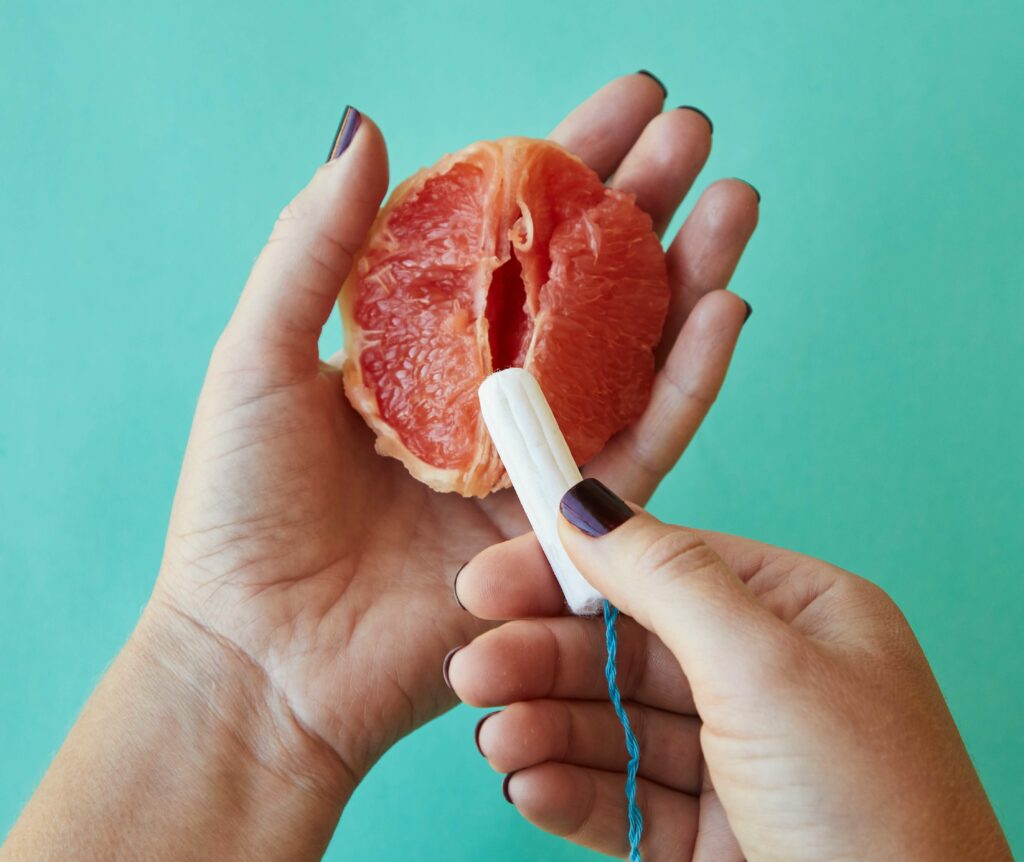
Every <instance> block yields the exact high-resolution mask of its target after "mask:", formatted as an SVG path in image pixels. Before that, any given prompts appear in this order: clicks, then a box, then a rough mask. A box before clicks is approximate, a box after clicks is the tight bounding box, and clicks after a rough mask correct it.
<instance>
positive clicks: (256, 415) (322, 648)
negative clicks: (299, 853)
mask: <svg viewBox="0 0 1024 862" xmlns="http://www.w3.org/2000/svg"><path fill="white" fill-rule="evenodd" d="M663 98H664V95H663V92H662V90H661V88H660V86H659V85H658V84H657V83H656V82H655V81H653V80H652V79H651V78H649V77H647V76H645V75H629V76H626V77H623V78H619V79H617V80H615V81H613V82H611V83H610V84H608V85H607V86H605V87H604V88H603V89H601V90H600V91H599V92H598V93H596V94H595V95H594V96H592V97H591V98H590V99H588V100H587V101H586V102H584V103H583V104H582V105H581V106H580V107H578V108H577V109H576V110H575V111H574V112H573V113H572V114H570V115H569V117H568V118H567V119H566V120H565V121H564V122H563V123H562V124H561V125H559V126H558V128H557V129H556V130H555V131H554V132H553V134H552V138H553V139H555V140H557V141H558V142H560V143H562V144H563V145H565V146H566V147H567V148H569V149H570V150H572V151H574V152H576V153H577V154H578V155H579V156H580V157H581V158H583V159H584V161H586V162H587V163H588V164H590V165H591V166H592V167H593V168H594V169H595V170H596V171H597V172H598V173H599V174H601V175H602V176H603V177H609V176H612V175H613V174H614V178H613V179H612V180H611V182H612V184H614V185H615V186H616V187H618V188H624V189H627V190H629V191H633V192H635V193H636V194H637V198H638V203H639V205H640V206H641V207H643V208H644V209H645V210H647V211H648V212H649V213H650V214H651V216H652V218H653V219H654V222H655V225H656V227H657V228H658V229H659V230H664V228H665V226H666V225H667V223H668V221H669V220H670V218H671V216H672V214H673V213H674V211H675V209H676V207H677V206H678V204H679V203H680V201H681V200H682V198H683V197H684V195H685V194H686V191H687V189H688V188H689V187H690V185H691V184H692V182H693V181H694V179H695V177H696V175H697V173H698V172H699V170H700V168H701V167H702V165H703V163H704V161H705V160H706V158H707V155H708V152H709V150H710V143H711V130H710V127H709V125H708V124H707V122H706V121H705V120H704V118H703V117H702V116H701V115H700V114H698V113H696V112H694V111H689V110H675V111H669V112H663V111H662V107H663V104H662V103H663ZM386 187H387V159H386V152H385V147H384V143H383V139H382V137H381V135H380V132H379V131H378V129H377V128H376V126H375V125H374V124H373V123H372V122H370V121H369V120H364V121H363V123H362V125H361V126H360V128H359V131H358V133H357V134H356V136H355V138H354V140H353V142H352V145H351V147H350V148H349V149H348V150H347V151H346V152H345V153H344V154H343V155H342V156H340V157H339V158H338V159H336V160H335V161H333V162H330V163H328V164H327V165H325V166H324V167H323V168H321V169H320V171H319V172H318V173H317V175H316V177H315V178H314V180H313V181H312V182H311V184H310V185H309V186H308V187H307V188H306V189H305V190H304V191H303V192H301V193H300V194H299V196H298V197H297V198H296V199H295V200H294V201H293V202H292V203H291V204H290V205H289V206H288V207H287V208H286V209H285V211H284V212H283V213H282V215H281V218H280V219H279V220H278V223H277V225H276V227H275V230H274V233H273V235H272V237H271V240H270V242H269V243H268V245H267V247H266V248H265V249H264V251H263V253H262V254H261V256H260V258H259V260H258V261H257V263H256V265H255V267H254V269H253V273H252V275H251V277H250V279H249V282H248V284H247V286H246V289H245V291H244V293H243V295H242V298H241V300H240V302H239V305H238V308H237V310H236V312H235V314H234V316H233V318H232V320H231V322H230V323H229V325H228V327H227V328H226V330H225V332H224V334H223V336H222V337H221V339H220V341H219V342H218V345H217V347H216V349H215V351H214V355H213V357H212V360H211V363H210V368H209V372H208V375H207V379H206V383H205V385H204V389H203V393H202V396H201V398H200V402H199V406H198V408H197V412H196V417H195V422H194V425H193V429H192V435H191V438H190V441H189V446H188V452H187V454H186V458H185V463H184V466H183V469H182V475H181V480H180V483H179V488H178V493H177V496H176V499H175V505H174V511H173V514H172V519H171V525H170V530H169V534H168V541H167V549H166V553H165V559H164V565H163V569H162V572H161V577H160V581H159V583H158V586H157V590H156V593H155V602H156V603H157V604H159V605H161V606H162V607H166V608H168V609H170V610H171V611H172V612H173V613H175V614H178V615H180V616H182V617H184V618H185V619H187V620H189V621H190V622H192V623H194V624H195V625H196V626H197V627H198V628H199V629H201V630H202V631H203V632H206V633H208V634H210V635H211V636H213V637H214V638H216V639H217V640H219V641H221V642H223V643H224V644H226V645H227V646H228V647H229V648H230V649H232V650H234V651H236V652H238V653H240V654H241V655H242V656H244V657H245V659H246V660H247V661H250V662H251V663H253V664H254V665H255V666H257V667H258V668H259V669H260V670H261V671H262V672H263V673H264V674H265V678H266V679H267V681H268V683H269V685H270V687H271V688H272V689H273V691H274V692H275V693H276V695H278V696H279V698H280V701H281V703H283V704H285V705H286V706H287V709H288V711H289V712H290V714H291V718H292V719H293V720H294V721H295V722H297V723H298V725H299V726H300V727H301V728H302V729H303V730H304V732H305V733H307V734H309V735H310V736H311V737H313V738H314V739H316V740H317V741H319V742H322V743H324V744H325V745H326V746H327V747H328V748H329V749H330V750H333V751H334V752H335V753H336V754H337V756H338V759H339V761H340V763H341V765H342V767H343V768H344V769H345V770H346V771H347V772H348V773H349V774H350V775H351V777H352V778H353V779H354V780H356V781H358V780H359V778H361V777H362V776H363V775H364V774H365V772H366V771H367V770H368V769H369V768H370V766H371V765H372V764H373V762H374V761H375V760H376V759H377V758H378V757H379V756H380V755H381V754H382V753H383V751H385V750H386V749H387V747H388V746H390V745H391V744H392V743H394V742H395V741H396V740H397V739H398V738H400V737H401V736H402V735H404V734H406V733H408V732H410V731H412V730H413V729H415V728H416V727H417V726H419V725H421V724H422V723H424V722H426V721H428V720H430V719H431V718H433V717H435V716H436V715H439V714H440V713H441V712H443V711H444V710H445V709H447V708H448V707H450V706H451V705H453V704H454V703H455V697H454V695H453V694H452V693H451V692H450V691H449V690H448V688H447V687H446V686H445V685H444V682H443V680H442V676H441V667H440V666H441V661H442V658H443V657H444V655H445V653H446V652H447V651H448V650H449V649H451V648H452V647H454V646H457V645H460V644H463V643H466V642H468V641H469V640H470V639H471V638H472V637H474V636H475V635H477V634H479V633H480V632H481V631H482V630H483V628H484V626H485V625H486V624H485V623H482V622H480V621H479V620H477V619H476V618H475V617H473V616H471V615H470V614H469V613H467V612H466V611H464V610H463V609H462V608H460V607H459V606H458V604H457V603H456V601H455V599H454V596H453V592H452V584H453V579H454V577H455V574H456V572H457V570H458V569H459V567H460V566H461V565H462V564H463V563H464V562H466V561H467V560H469V559H470V558H472V557H473V556H474V555H475V554H476V553H477V552H479V551H480V550H481V549H483V548H485V547H487V546H489V545H492V544H494V543H496V542H499V541H501V540H503V539H507V538H509V537H511V536H514V535H516V534H518V533H521V532H523V531H524V530H525V529H526V524H525V522H524V520H523V517H522V513H521V511H520V510H519V508H518V504H517V502H516V500H515V497H514V496H512V495H511V494H510V493H509V492H502V493H499V494H495V495H492V496H491V497H489V498H487V499H485V500H482V501H479V500H466V499H462V498H459V497H457V496H455V495H451V494H449V495H442V494H437V493H435V492H433V491H431V490H429V489H428V488H426V487H425V486H423V485H421V484H419V483H418V482H416V481H415V480H413V479H412V478H411V477H410V476H409V475H408V474H407V473H406V472H405V469H404V468H403V467H402V466H401V465H400V464H399V463H398V462H397V461H394V460H391V459H386V458H382V457H379V456H377V455H376V454H375V452H374V450H373V435H372V433H371V432H370V431H369V430H368V429H367V428H366V426H365V425H364V424H363V421H362V419H361V418H360V417H359V416H358V415H356V414H355V413H354V411H353V410H352V409H351V408H350V407H349V405H348V403H347V401H346V400H345V397H344V393H343V389H342V385H341V374H340V371H339V370H338V368H337V367H336V366H335V365H333V364H328V363H324V362H321V361H320V360H319V357H318V355H317V338H318V335H319V332H320V329H321V327H322V326H323V324H324V323H325V322H326V320H327V318H328V317H329V315H330V312H331V309H332V306H333V302H334V299H335V297H336V294H337V291H338V289H339V287H340V285H341V284H342V282H343V280H344V277H345V274H346V272H347V270H348V267H349V266H350V264H351V260H352V254H353V252H354V250H355V249H356V248H358V246H359V244H360V243H361V241H362V239H363V235H364V233H365V231H366V229H367V228H368V226H369V224H370V222H371V221H372V219H373V216H374V214H375V213H376V210H377V208H378V206H379V204H380V201H381V198H382V197H383V194H384V192H385V190H386ZM756 220H757V198H756V193H755V192H754V191H753V190H752V189H751V188H750V187H749V186H748V185H746V184H745V183H742V182H740V181H736V180H727V181H723V182H720V183H716V184H714V185H712V186H711V187H709V188H708V190H707V191H706V192H705V193H704V195H703V196H702V197H701V199H700V201H699V202H698V203H697V205H696V206H695V208H694V210H693V212H692V213H691V215H690V216H689V218H688V219H687V221H686V223H685V225H684V226H683V228H682V229H681V231H680V233H679V235H678V236H677V237H676V238H675V240H674V241H673V243H672V246H671V248H670V251H669V271H670V276H671V279H672V284H673V301H672V306H671V308H670V312H669V320H668V324H667V326H666V333H665V342H664V347H663V350H662V352H661V355H660V358H659V361H660V363H661V367H660V371H659V375H658V377H657V379H656V381H655V387H654V391H653V394H652V401H651V404H650V407H649V408H648V410H647V412H646V413H645V414H644V415H643V416H642V417H641V418H640V419H639V420H638V421H637V423H636V424H635V425H634V426H633V427H632V428H630V429H627V430H626V431H624V432H622V433H621V434H620V435H619V436H618V437H616V438H615V439H613V440H612V441H611V443H610V444H609V446H608V447H607V448H606V450H605V451H604V452H603V453H602V455H601V456H599V458H598V459H596V460H595V461H594V462H593V463H592V464H591V465H589V467H588V471H587V472H589V473H591V474H595V475H599V476H601V477H602V478H603V479H604V480H605V481H606V482H607V483H608V484H609V485H611V486H613V487H615V488H617V489H618V490H620V491H621V492H622V493H623V494H624V495H626V496H629V497H631V498H633V499H638V500H645V499H646V498H647V497H648V496H649V495H650V493H651V492H652V491H653V490H654V488H655V487H656V485H657V483H658V481H659V480H660V478H661V477H662V476H663V475H664V473H665V472H666V471H667V470H668V469H669V468H670V467H671V466H672V464H673V463H674V462H675V460H676V459H677V458H678V456H679V454H680V453H681V452H682V450H683V448H684V447H685V446H686V444H687V443H688V441H689V440H690V438H691V437H692V435H693V433H694V432H695V431H696V429H697V427H698V425H699V424H700V421H701V420H702V419H703V417H704V415H705V414H706V412H707V409H708V407H709V406H710V404H711V403H712V402H713V400H714V398H715V396H716V394H717V392H718V389H719V387H720V385H721V382H722V380H723V378H724V375H725V372H726V369H727V366H728V363H729V359H730V357H731V354H732V350H733V347H734V345H735V342H736V339H737V337H738V335H739V331H740V328H741V326H742V324H743V321H744V319H745V317H746V314H747V308H746V306H745V304H744V303H743V302H742V300H740V299H739V298H737V297H735V296H734V295H732V294H729V293H727V292H725V291H724V290H722V288H724V287H725V286H726V284H727V282H728V280H729V277H730V276H731V274H732V272H733V270H734V268H735V266H736V263H737V261H738V259H739V256H740V254H741V252H742V250H743V247H744V245H745V243H746V241H747V239H748V238H749V236H750V234H751V232H752V231H753V229H754V226H755V224H756Z"/></svg>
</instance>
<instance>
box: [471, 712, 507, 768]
mask: <svg viewBox="0 0 1024 862" xmlns="http://www.w3.org/2000/svg"><path fill="white" fill-rule="evenodd" d="M499 712H501V710H500V709H499V710H495V711H494V712H489V713H487V715H485V716H484V717H483V718H481V719H480V720H479V721H478V722H477V723H476V730H474V731H473V741H474V742H475V743H476V750H477V751H479V752H480V753H481V754H483V753H484V750H483V749H482V748H481V747H480V728H482V727H483V726H484V722H485V721H487V719H489V718H490V717H491V716H492V715H497V714H498V713H499ZM484 756H485V757H486V755H484Z"/></svg>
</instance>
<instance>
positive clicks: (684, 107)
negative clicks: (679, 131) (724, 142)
mask: <svg viewBox="0 0 1024 862" xmlns="http://www.w3.org/2000/svg"><path fill="white" fill-rule="evenodd" d="M677 110H680V111H693V112H694V113H695V114H700V115H701V116H702V117H703V118H704V119H705V120H706V121H707V124H708V128H709V129H711V134H714V133H715V124H714V123H712V122H711V117H709V116H708V115H707V114H705V113H704V112H703V111H702V110H701V109H700V108H697V107H694V106H693V105H680V106H679V108H678V109H677Z"/></svg>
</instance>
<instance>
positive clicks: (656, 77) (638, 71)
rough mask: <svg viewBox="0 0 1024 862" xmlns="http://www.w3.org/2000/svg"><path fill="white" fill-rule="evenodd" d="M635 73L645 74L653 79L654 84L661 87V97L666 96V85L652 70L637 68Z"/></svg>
mask: <svg viewBox="0 0 1024 862" xmlns="http://www.w3.org/2000/svg"><path fill="white" fill-rule="evenodd" d="M636 73H637V74H638V75H646V76H647V77H648V78H650V79H651V80H652V81H654V83H655V84H657V85H658V86H659V87H661V92H662V93H664V97H663V98H666V99H667V98H668V87H666V86H665V85H664V84H663V83H661V78H659V77H658V76H657V75H655V74H654V72H648V71H647V70H646V69H637V71H636Z"/></svg>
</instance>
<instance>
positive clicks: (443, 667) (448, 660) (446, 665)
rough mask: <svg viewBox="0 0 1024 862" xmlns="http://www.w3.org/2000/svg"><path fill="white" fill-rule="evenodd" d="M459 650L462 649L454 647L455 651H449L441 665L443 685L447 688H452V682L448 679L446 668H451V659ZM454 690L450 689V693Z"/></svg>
mask: <svg viewBox="0 0 1024 862" xmlns="http://www.w3.org/2000/svg"><path fill="white" fill-rule="evenodd" d="M460 649H462V647H461V646H457V647H455V649H452V650H449V651H448V655H446V656H445V657H444V663H443V664H442V665H441V676H443V677H444V684H445V685H446V686H448V688H451V687H452V681H451V680H450V679H449V678H448V668H449V667H450V666H451V663H452V658H453V657H454V655H455V653H457V652H458V651H459V650H460ZM454 690H455V689H452V691H454Z"/></svg>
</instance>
